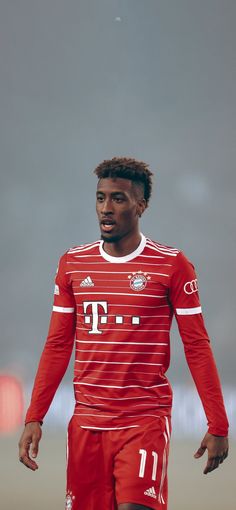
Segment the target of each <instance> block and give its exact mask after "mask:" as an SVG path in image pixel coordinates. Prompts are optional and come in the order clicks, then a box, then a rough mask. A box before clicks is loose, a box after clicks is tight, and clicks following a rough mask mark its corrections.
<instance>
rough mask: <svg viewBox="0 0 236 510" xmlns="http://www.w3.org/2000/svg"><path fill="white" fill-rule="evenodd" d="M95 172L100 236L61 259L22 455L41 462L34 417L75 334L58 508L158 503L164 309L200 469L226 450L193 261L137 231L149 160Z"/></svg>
mask: <svg viewBox="0 0 236 510" xmlns="http://www.w3.org/2000/svg"><path fill="white" fill-rule="evenodd" d="M95 173H96V175H97V177H98V186H97V215H98V220H99V225H100V230H101V240H99V241H96V242H94V243H91V244H87V245H81V246H77V247H74V248H71V249H70V250H68V251H67V252H66V253H65V254H64V255H63V256H62V257H61V259H60V262H59V267H58V272H57V275H56V279H55V291H54V304H53V312H52V317H51V322H50V327H49V333H48V337H47V341H46V344H45V347H44V350H43V353H42V356H41V360H40V363H39V368H38V372H37V375H36V379H35V384H34V389H33V393H32V399H31V403H30V407H29V409H28V411H27V414H26V420H25V423H26V425H25V429H24V432H23V434H22V436H21V439H20V443H19V457H20V461H21V462H22V463H23V464H25V466H27V467H28V468H30V469H32V470H33V471H34V470H36V469H37V468H38V466H37V464H36V462H35V460H34V459H35V458H36V457H37V453H38V445H39V441H40V439H41V434H42V432H41V425H42V422H43V419H44V416H45V414H46V412H47V410H48V408H49V406H50V404H51V402H52V399H53V396H54V394H55V392H56V390H57V388H58V386H59V384H60V381H61V379H62V377H63V375H64V373H65V371H66V368H67V366H68V363H69V360H70V356H71V352H72V349H73V345H74V343H75V345H76V350H75V366H74V391H75V410H74V414H73V416H72V418H71V420H70V423H69V426H68V448H67V494H66V509H67V510H69V509H70V510H145V509H146V510H148V509H149V510H150V509H155V510H161V509H162V510H164V509H165V510H166V509H167V496H168V493H167V464H168V452H169V440H170V433H171V422H170V418H171V405H172V390H171V387H170V384H169V381H168V379H167V377H166V375H165V372H166V371H167V369H168V366H169V361H170V339H169V333H170V327H171V322H172V318H173V315H175V317H176V320H177V323H178V327H179V331H180V335H181V338H182V341H183V345H184V350H185V356H186V360H187V363H188V366H189V368H190V371H191V374H192V376H193V379H194V382H195V385H196V388H197V391H198V393H199V395H200V398H201V401H202V405H203V408H204V411H205V414H206V417H207V422H208V430H207V432H206V434H205V436H204V438H203V440H202V442H201V445H200V447H199V449H198V450H197V452H196V453H195V458H199V457H201V456H202V455H203V454H204V452H205V450H207V451H208V460H207V463H206V467H205V469H204V473H205V474H207V473H209V472H211V471H213V470H214V469H216V468H217V467H218V466H219V464H221V463H222V462H223V461H224V459H225V458H226V457H227V455H228V439H227V433H228V421H227V416H226V413H225V408H224V403H223V397H222V392H221V386H220V381H219V377H218V374H217V369H216V366H215V362H214V358H213V354H212V350H211V347H210V341H209V337H208V335H207V332H206V329H205V326H204V321H203V316H202V310H201V304H200V301H199V295H198V287H197V278H196V274H195V271H194V267H193V265H192V264H191V262H189V260H188V259H187V258H186V257H185V256H184V254H183V253H182V252H180V251H179V250H177V249H175V248H170V247H168V246H165V245H162V244H160V243H157V242H155V241H152V240H150V239H148V238H146V237H145V236H144V235H143V234H141V233H140V230H139V218H140V217H141V216H142V214H143V212H144V211H145V209H146V208H147V206H148V202H149V198H150V195H151V188H152V181H151V177H152V173H151V172H150V170H149V168H148V166H147V165H146V164H145V163H143V162H141V161H136V160H135V159H131V158H113V159H111V160H105V161H103V163H101V164H100V165H99V166H98V167H97V168H96V170H95Z"/></svg>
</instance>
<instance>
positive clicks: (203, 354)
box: [184, 339, 228, 436]
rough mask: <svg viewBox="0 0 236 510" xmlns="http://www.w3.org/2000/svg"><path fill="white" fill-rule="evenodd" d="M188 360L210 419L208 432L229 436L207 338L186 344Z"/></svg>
mask: <svg viewBox="0 0 236 510" xmlns="http://www.w3.org/2000/svg"><path fill="white" fill-rule="evenodd" d="M184 350H185V355H186V360H187V363H188V366H189V369H190V372H191V374H192V377H193V380H194V382H195V385H196V388H197V391H198V394H199V396H200V399H201V401H202V405H203V408H204V411H205V414H206V417H207V420H208V432H209V433H211V434H214V435H219V436H227V433H228V420H227V415H226V412H225V407H224V401H223V395H222V390H221V384H220V380H219V376H218V371H217V368H216V364H215V360H214V356H213V353H212V350H211V346H210V344H209V342H208V341H207V340H206V339H202V340H199V339H198V340H196V341H194V342H192V343H191V344H185V346H184Z"/></svg>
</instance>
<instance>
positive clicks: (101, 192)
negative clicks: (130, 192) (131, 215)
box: [96, 190, 125, 197]
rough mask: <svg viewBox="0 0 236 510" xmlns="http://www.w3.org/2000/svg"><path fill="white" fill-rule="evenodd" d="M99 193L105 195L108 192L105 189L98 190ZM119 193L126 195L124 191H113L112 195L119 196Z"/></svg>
mask: <svg viewBox="0 0 236 510" xmlns="http://www.w3.org/2000/svg"><path fill="white" fill-rule="evenodd" d="M96 194H97V195H99V194H100V195H105V194H106V193H105V192H104V191H100V190H97V192H96ZM117 195H122V196H125V193H124V191H113V192H112V193H111V196H112V197H114V196H117Z"/></svg>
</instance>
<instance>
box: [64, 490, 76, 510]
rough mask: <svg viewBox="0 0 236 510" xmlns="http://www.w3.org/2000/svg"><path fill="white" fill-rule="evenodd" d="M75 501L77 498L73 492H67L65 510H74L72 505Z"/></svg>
mask: <svg viewBox="0 0 236 510" xmlns="http://www.w3.org/2000/svg"><path fill="white" fill-rule="evenodd" d="M74 499H75V496H73V495H72V492H71V491H69V492H67V494H66V506H65V510H72V505H73V500H74Z"/></svg>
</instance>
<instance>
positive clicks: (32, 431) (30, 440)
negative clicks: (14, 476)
mask: <svg viewBox="0 0 236 510" xmlns="http://www.w3.org/2000/svg"><path fill="white" fill-rule="evenodd" d="M41 435H42V432H41V427H40V426H39V425H38V424H36V423H32V424H29V425H28V426H26V428H25V430H24V432H23V434H22V436H21V438H20V441H19V461H20V462H22V464H24V465H25V466H26V467H27V468H29V469H31V470H32V471H36V469H38V464H36V462H35V461H34V460H33V459H32V458H31V457H33V458H35V457H37V454H38V447H39V441H40V439H41ZM30 447H31V449H30Z"/></svg>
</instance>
